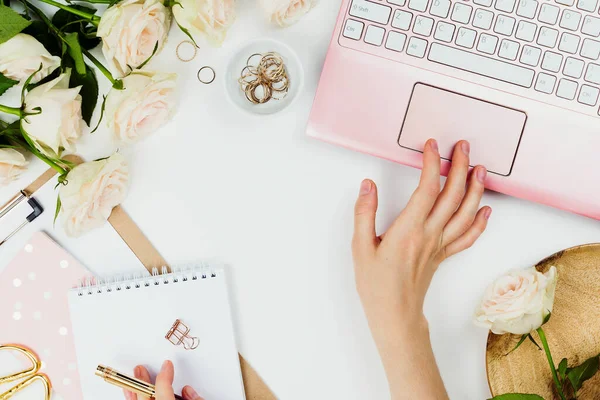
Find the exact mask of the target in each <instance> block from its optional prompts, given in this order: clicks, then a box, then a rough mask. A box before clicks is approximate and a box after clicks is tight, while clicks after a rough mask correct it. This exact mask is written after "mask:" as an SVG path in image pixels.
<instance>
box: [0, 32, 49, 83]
mask: <svg viewBox="0 0 600 400" xmlns="http://www.w3.org/2000/svg"><path fill="white" fill-rule="evenodd" d="M40 65H41V66H42V69H41V70H40V71H39V72H38V73H36V74H35V75H34V76H33V78H32V79H31V83H38V82H39V81H41V80H42V79H44V78H45V77H47V76H48V75H50V74H51V73H52V72H53V71H54V70H55V69H56V68H58V67H59V66H60V57H56V56H53V55H51V54H50V53H48V50H46V48H45V47H44V46H43V45H42V44H41V43H40V42H38V41H37V39H35V38H34V37H33V36H29V35H26V34H24V33H18V34H17V35H15V36H13V37H12V38H11V39H9V40H8V41H6V42H4V43H2V44H0V73H2V75H4V76H6V77H7V78H10V79H12V80H15V81H19V82H24V81H26V80H27V78H29V77H30V76H31V74H33V73H34V72H35V71H37V70H38V69H39V68H40Z"/></svg>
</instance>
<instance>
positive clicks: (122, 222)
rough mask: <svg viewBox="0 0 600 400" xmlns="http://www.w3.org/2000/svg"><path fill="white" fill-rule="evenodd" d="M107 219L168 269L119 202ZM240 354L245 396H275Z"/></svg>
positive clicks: (260, 399) (49, 174)
mask: <svg viewBox="0 0 600 400" xmlns="http://www.w3.org/2000/svg"><path fill="white" fill-rule="evenodd" d="M65 159H66V160H67V161H70V162H72V163H75V164H81V163H82V162H83V160H82V159H81V158H80V157H78V156H75V155H69V156H66V157H65ZM56 173H57V172H56V171H55V170H53V169H52V168H50V169H48V170H47V171H46V172H44V173H43V174H42V175H40V176H39V177H38V178H37V179H36V180H35V181H33V182H32V183H31V184H30V185H29V186H27V187H26V188H25V189H23V191H22V192H24V193H25V194H27V195H29V196H32V195H33V194H34V193H35V192H36V191H37V190H38V189H40V188H41V187H42V186H44V184H46V183H47V182H48V181H50V179H52V178H53V177H54V176H55V175H56ZM108 222H109V223H110V224H111V225H112V227H113V229H114V230H115V231H116V232H117V233H118V234H119V236H120V237H121V239H123V241H124V242H125V244H127V246H128V247H129V248H130V249H131V251H132V252H133V254H135V256H136V257H137V258H138V260H140V262H141V263H142V265H144V267H145V268H146V269H147V270H148V272H150V273H152V269H153V268H158V269H161V268H162V267H167V268H168V270H169V272H170V271H171V268H170V266H169V263H167V261H166V260H165V259H164V258H163V257H162V255H161V254H160V253H159V252H158V250H157V249H156V248H155V247H154V246H153V245H152V243H151V242H150V241H149V240H148V238H147V237H146V236H145V235H144V233H143V232H142V231H141V230H140V228H139V227H138V226H137V225H136V223H135V222H134V221H133V220H132V219H131V217H129V215H127V213H126V212H125V210H124V209H123V208H122V207H121V206H117V207H115V208H114V209H113V211H112V213H111V215H110V217H109V218H108ZM238 355H239V357H240V367H241V370H242V378H243V380H244V389H245V392H246V399H247V400H276V399H277V397H275V395H274V394H273V392H271V390H270V389H269V387H268V386H267V385H266V384H265V382H264V381H263V380H262V378H261V377H260V375H258V373H257V372H256V370H255V369H254V368H252V366H251V365H250V364H249V363H248V362H247V361H246V360H245V359H244V357H242V355H241V354H238Z"/></svg>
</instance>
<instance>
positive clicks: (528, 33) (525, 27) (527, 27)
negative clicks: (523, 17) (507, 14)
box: [515, 21, 537, 42]
mask: <svg viewBox="0 0 600 400" xmlns="http://www.w3.org/2000/svg"><path fill="white" fill-rule="evenodd" d="M536 30H537V25H536V24H532V23H531V22H527V21H520V22H519V25H517V33H516V34H515V36H516V38H517V39H520V40H525V41H526V42H533V39H535V32H536Z"/></svg>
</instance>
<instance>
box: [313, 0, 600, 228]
mask: <svg viewBox="0 0 600 400" xmlns="http://www.w3.org/2000/svg"><path fill="white" fill-rule="evenodd" d="M599 57H600V14H599V1H598V0H544V1H537V0H473V1H450V0H372V1H369V0H342V6H341V10H340V14H339V17H338V20H337V23H336V26H335V30H334V33H333V39H332V41H331V44H330V47H329V52H328V54H327V59H326V61H325V65H324V68H323V73H322V76H321V81H320V84H319V88H318V90H317V94H316V98H315V102H314V106H313V110H312V113H311V117H310V121H309V125H308V128H307V133H308V135H310V136H312V137H315V138H318V139H321V140H324V141H327V142H330V143H334V144H339V145H342V146H345V147H348V148H350V149H353V150H357V151H361V152H365V153H369V154H372V155H375V156H378V157H382V158H385V159H389V160H392V161H396V162H400V163H403V164H406V165H410V166H413V167H421V165H422V156H421V151H422V149H423V145H424V144H425V141H426V140H427V139H428V138H430V137H432V138H435V139H437V140H438V142H439V144H440V150H441V154H442V156H443V157H444V158H445V159H446V160H448V159H449V158H450V155H451V150H452V148H453V146H454V144H455V143H456V142H457V141H458V140H460V139H466V140H468V141H470V142H471V149H472V150H471V155H472V163H473V165H477V164H482V165H485V166H486V167H487V169H488V171H489V172H490V174H488V179H487V182H486V187H487V188H488V189H491V190H496V191H499V192H503V193H506V194H509V195H512V196H517V197H521V198H525V199H529V200H532V201H536V202H540V203H544V204H547V205H550V206H554V207H559V208H562V209H565V210H569V211H573V212H576V213H579V214H583V215H586V216H589V217H592V218H596V219H600V167H599V166H598V160H599V159H600V104H599V97H600V61H599ZM443 164H444V165H443V168H442V169H443V173H447V172H448V169H449V164H450V163H449V161H445V162H443Z"/></svg>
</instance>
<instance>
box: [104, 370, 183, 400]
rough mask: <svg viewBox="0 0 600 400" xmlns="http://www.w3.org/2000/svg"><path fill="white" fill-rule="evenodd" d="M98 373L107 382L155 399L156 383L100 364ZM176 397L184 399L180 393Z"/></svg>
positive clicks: (178, 399) (179, 399) (180, 399)
mask: <svg viewBox="0 0 600 400" xmlns="http://www.w3.org/2000/svg"><path fill="white" fill-rule="evenodd" d="M96 375H98V376H99V377H101V378H103V379H104V380H105V381H106V382H108V383H110V384H111V385H115V386H118V387H120V388H123V389H125V390H129V391H130V392H134V393H136V394H141V395H142V396H146V397H149V398H151V399H153V398H154V395H155V394H156V389H155V387H154V385H152V384H150V383H147V382H144V381H142V380H139V379H136V378H132V377H130V376H127V375H124V374H122V373H120V372H117V371H115V370H114V369H112V368H110V367H106V366H104V365H98V368H96ZM175 398H176V399H177V400H184V399H183V397H181V396H178V395H175Z"/></svg>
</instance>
